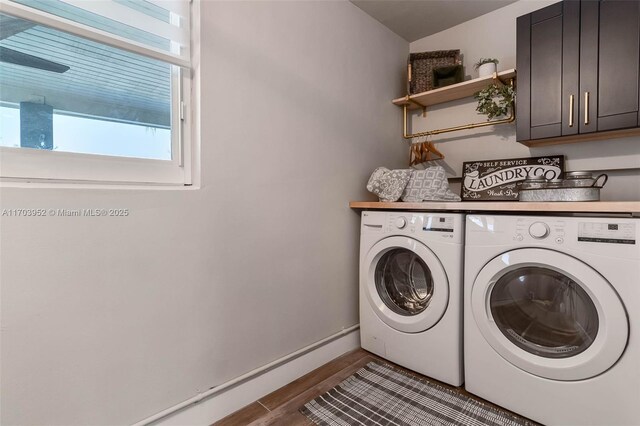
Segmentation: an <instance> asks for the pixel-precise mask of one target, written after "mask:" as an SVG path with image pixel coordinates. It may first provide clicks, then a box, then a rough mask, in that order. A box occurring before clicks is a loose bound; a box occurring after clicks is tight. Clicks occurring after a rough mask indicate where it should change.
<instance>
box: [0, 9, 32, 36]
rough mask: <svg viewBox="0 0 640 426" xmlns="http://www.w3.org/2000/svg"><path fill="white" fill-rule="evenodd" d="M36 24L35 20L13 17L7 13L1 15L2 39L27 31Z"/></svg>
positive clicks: (0, 30) (0, 34)
mask: <svg viewBox="0 0 640 426" xmlns="http://www.w3.org/2000/svg"><path fill="white" fill-rule="evenodd" d="M35 25H36V24H35V22H29V21H25V20H24V19H18V18H13V17H11V16H7V15H0V40H4V39H5V38H7V37H11V36H12V35H15V34H18V33H21V32H23V31H26V30H28V29H29V28H31V27H34V26H35Z"/></svg>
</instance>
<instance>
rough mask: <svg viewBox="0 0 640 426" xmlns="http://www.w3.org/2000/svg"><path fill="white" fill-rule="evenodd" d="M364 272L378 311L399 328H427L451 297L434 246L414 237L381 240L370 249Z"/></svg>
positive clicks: (384, 318)
mask: <svg viewBox="0 0 640 426" xmlns="http://www.w3.org/2000/svg"><path fill="white" fill-rule="evenodd" d="M361 274H362V277H366V293H367V297H368V300H369V303H370V304H371V306H372V307H373V308H374V311H375V312H376V315H378V317H379V318H380V319H381V320H382V321H384V322H385V323H386V324H387V325H389V326H390V327H393V328H394V329H396V330H399V331H404V332H407V333H417V332H420V331H424V330H427V329H429V328H431V327H433V326H434V325H435V324H436V323H437V322H438V321H439V320H440V318H442V315H444V312H445V310H446V308H447V303H448V301H449V283H448V280H447V276H446V273H445V271H444V268H443V267H442V264H441V263H440V261H439V260H438V258H437V257H436V255H435V254H434V253H433V252H432V251H431V250H429V249H428V248H427V247H426V246H425V245H424V244H422V243H420V242H418V241H416V240H414V239H413V238H409V237H389V238H385V239H384V240H381V241H379V242H378V243H377V244H375V245H374V246H373V247H372V248H371V250H370V251H369V253H368V255H367V258H366V260H365V262H363V270H362V271H361Z"/></svg>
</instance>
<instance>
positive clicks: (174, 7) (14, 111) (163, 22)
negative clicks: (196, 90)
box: [0, 0, 191, 184]
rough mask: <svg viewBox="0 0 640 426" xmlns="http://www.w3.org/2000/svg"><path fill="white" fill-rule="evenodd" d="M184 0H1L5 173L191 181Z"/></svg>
mask: <svg viewBox="0 0 640 426" xmlns="http://www.w3.org/2000/svg"><path fill="white" fill-rule="evenodd" d="M189 28H190V27H189V2H188V0H103V1H87V0H0V84H1V85H2V86H1V89H0V156H1V157H2V158H0V175H1V177H2V178H5V179H7V178H8V179H55V180H74V181H100V182H132V183H141V182H142V183H167V184H188V183H190V179H191V168H190V158H191V156H190V149H189V144H188V143H187V142H188V141H189V136H190V129H189V126H190V125H189V108H188V105H189V104H190V99H189V93H190V72H189V71H190V63H189V57H190V43H189V41H190V32H189V31H190V29H189Z"/></svg>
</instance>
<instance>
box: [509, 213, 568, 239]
mask: <svg viewBox="0 0 640 426" xmlns="http://www.w3.org/2000/svg"><path fill="white" fill-rule="evenodd" d="M564 239H565V222H564V221H562V220H557V219H551V220H547V219H545V218H540V220H533V221H532V220H531V219H529V218H527V219H518V221H517V222H516V232H515V235H514V236H513V240H514V241H524V240H534V241H546V240H549V241H554V242H555V243H556V244H563V243H564Z"/></svg>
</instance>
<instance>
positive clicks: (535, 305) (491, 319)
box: [471, 249, 629, 380]
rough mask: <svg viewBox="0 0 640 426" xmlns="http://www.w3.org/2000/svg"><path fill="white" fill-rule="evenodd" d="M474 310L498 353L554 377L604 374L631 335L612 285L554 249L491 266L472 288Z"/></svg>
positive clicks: (524, 252)
mask: <svg viewBox="0 0 640 426" xmlns="http://www.w3.org/2000/svg"><path fill="white" fill-rule="evenodd" d="M471 307H472V312H473V316H474V319H475V321H476V324H477V325H478V328H479V329H480V331H481V333H482V334H483V336H484V338H485V339H486V340H487V341H488V342H489V344H490V345H491V346H492V347H493V349H494V350H496V352H498V353H499V354H500V355H501V356H502V357H503V358H505V359H506V360H507V361H509V362H510V363H512V364H513V365H515V366H517V367H519V368H521V369H522V370H525V371H527V372H530V373H532V374H536V375H538V376H541V377H546V378H549V379H556V380H582V379H587V378H589V377H593V376H596V375H598V374H600V373H602V372H603V371H606V370H607V369H608V368H610V367H611V366H612V365H613V364H614V363H615V362H616V361H617V360H618V358H620V355H622V352H623V351H624V348H625V346H626V343H627V337H628V333H629V329H628V322H627V316H626V312H625V310H624V306H623V305H622V302H621V301H620V299H619V298H618V295H617V294H616V292H615V290H614V289H613V288H612V287H611V285H610V284H609V283H608V282H607V281H606V280H605V279H604V278H603V277H602V276H601V275H600V274H598V273H597V272H596V271H595V270H593V269H592V268H591V267H590V266H588V265H587V264H585V263H582V262H580V261H578V260H577V259H575V258H573V257H570V256H568V255H566V254H563V253H558V252H555V251H551V250H543V249H519V250H514V251H511V252H507V253H505V254H502V255H500V256H498V257H496V258H494V259H493V260H491V261H490V262H489V263H488V264H487V265H485V267H484V268H483V269H482V270H481V271H480V273H479V274H478V277H477V278H476V280H475V282H474V284H473V287H472V290H471Z"/></svg>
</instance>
